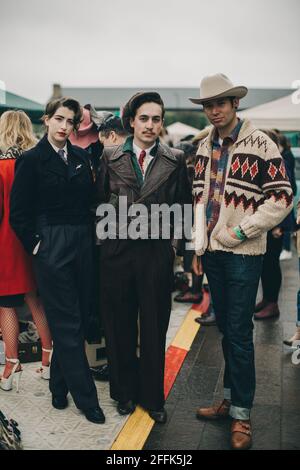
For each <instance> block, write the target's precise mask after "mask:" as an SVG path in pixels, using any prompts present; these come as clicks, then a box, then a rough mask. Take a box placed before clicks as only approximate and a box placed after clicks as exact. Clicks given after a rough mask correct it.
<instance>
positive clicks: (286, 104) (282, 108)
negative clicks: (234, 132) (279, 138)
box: [238, 95, 300, 131]
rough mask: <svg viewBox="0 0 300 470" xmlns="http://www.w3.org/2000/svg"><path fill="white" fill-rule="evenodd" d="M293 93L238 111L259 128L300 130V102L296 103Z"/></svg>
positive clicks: (240, 115)
mask: <svg viewBox="0 0 300 470" xmlns="http://www.w3.org/2000/svg"><path fill="white" fill-rule="evenodd" d="M292 96H293V95H288V96H284V97H283V98H279V99H277V100H274V101H270V102H269V103H265V104H261V105H259V106H255V107H254V108H250V109H247V110H245V111H241V112H240V113H238V115H239V117H240V118H242V119H243V118H247V119H250V121H251V122H252V123H253V124H254V125H255V126H256V127H258V128H259V129H274V128H275V129H279V130H280V131H300V104H294V103H293V100H292Z"/></svg>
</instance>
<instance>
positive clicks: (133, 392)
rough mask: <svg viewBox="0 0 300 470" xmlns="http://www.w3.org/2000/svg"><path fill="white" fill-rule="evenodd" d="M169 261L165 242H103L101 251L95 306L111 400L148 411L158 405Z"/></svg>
mask: <svg viewBox="0 0 300 470" xmlns="http://www.w3.org/2000/svg"><path fill="white" fill-rule="evenodd" d="M173 261H174V250H173V248H172V246H171V243H170V241H168V240H107V241H106V242H105V243H104V245H103V246H102V250H101V304H102V313H103V320H104V329H105V339H106V347H107V355H108V362H109V375H110V393H111V397H112V398H113V399H114V400H118V401H127V400H130V399H132V400H135V401H136V402H138V403H140V404H141V405H142V406H143V407H144V408H146V409H153V410H157V409H159V408H161V407H163V405H164V402H165V400H164V370H165V345H166V333H167V329H168V325H169V319H170V313H171V291H172V284H173ZM138 314H139V319H140V357H139V358H138V357H137V353H136V349H137V337H138V326H137V324H138V323H137V320H138Z"/></svg>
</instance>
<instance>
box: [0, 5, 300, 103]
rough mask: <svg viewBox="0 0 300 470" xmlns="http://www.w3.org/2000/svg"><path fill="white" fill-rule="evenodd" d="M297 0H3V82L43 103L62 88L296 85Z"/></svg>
mask: <svg viewBox="0 0 300 470" xmlns="http://www.w3.org/2000/svg"><path fill="white" fill-rule="evenodd" d="M299 18H300V1H299V0H248V1H245V0H226V2H225V1H223V0H205V1H203V0H147V1H146V0H80V1H79V0H22V1H21V0H0V80H2V81H4V82H5V83H6V88H7V90H9V91H12V92H15V93H18V94H20V95H23V96H26V97H28V98H31V99H34V100H37V101H40V102H45V101H46V100H47V99H48V98H49V97H50V95H51V90H52V83H61V84H62V85H64V86H119V87H122V86H138V87H140V88H142V87H143V86H150V87H153V88H155V87H156V86H157V87H158V86H171V87H176V86H180V87H182V86H187V87H198V86H199V83H200V80H201V78H202V77H203V76H205V75H208V74H211V73H216V72H223V73H225V74H227V75H228V76H229V77H230V78H231V79H232V80H233V81H234V82H236V83H237V84H245V85H246V86H250V87H255V86H256V87H286V88H289V87H291V86H292V82H293V81H294V80H300V21H299Z"/></svg>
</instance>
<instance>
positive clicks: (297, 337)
mask: <svg viewBox="0 0 300 470" xmlns="http://www.w3.org/2000/svg"><path fill="white" fill-rule="evenodd" d="M297 228H298V230H297V238H296V241H297V254H298V258H299V259H298V262H299V275H300V199H299V200H298V204H297ZM294 341H300V287H299V289H298V294H297V320H296V331H295V333H294V334H293V336H292V337H291V338H289V339H285V340H284V341H283V343H284V344H285V345H287V346H293V343H294Z"/></svg>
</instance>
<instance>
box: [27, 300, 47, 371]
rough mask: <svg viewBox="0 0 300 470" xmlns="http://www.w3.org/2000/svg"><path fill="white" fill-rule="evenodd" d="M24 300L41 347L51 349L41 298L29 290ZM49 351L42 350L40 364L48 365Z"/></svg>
mask: <svg viewBox="0 0 300 470" xmlns="http://www.w3.org/2000/svg"><path fill="white" fill-rule="evenodd" d="M25 302H26V304H27V305H28V307H29V310H30V311H31V314H32V318H33V321H34V323H35V325H36V327H37V330H38V333H39V337H40V338H41V343H42V347H43V348H44V349H48V350H51V349H52V338H51V333H50V330H49V326H48V322H47V319H46V315H45V310H44V307H43V305H42V302H41V300H40V299H39V297H38V296H37V295H36V293H35V292H29V293H28V294H26V295H25ZM49 356H50V353H49V352H46V351H42V365H43V366H48V365H49Z"/></svg>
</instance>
